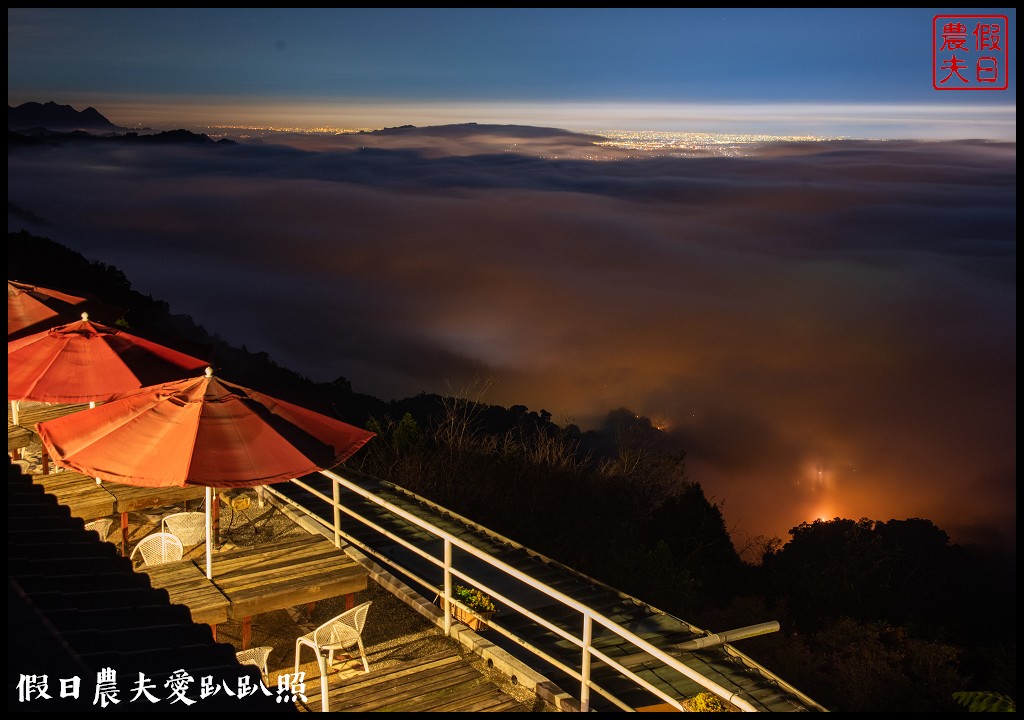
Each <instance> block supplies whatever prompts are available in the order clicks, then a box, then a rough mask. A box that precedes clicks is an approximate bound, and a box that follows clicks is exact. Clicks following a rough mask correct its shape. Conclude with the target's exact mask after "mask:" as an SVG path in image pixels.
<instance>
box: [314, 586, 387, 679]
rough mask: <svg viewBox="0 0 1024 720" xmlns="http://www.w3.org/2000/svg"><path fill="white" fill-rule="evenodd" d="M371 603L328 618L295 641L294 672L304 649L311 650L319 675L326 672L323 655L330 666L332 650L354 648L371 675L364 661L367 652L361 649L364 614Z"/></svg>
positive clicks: (364, 622)
mask: <svg viewBox="0 0 1024 720" xmlns="http://www.w3.org/2000/svg"><path fill="white" fill-rule="evenodd" d="M372 602H373V601H372V600H367V601H366V602H364V603H363V604H362V605H356V606H355V607H354V608H352V609H351V610H346V611H345V612H343V613H342V614H341V615H338V616H337V617H333V618H331V619H330V620H328V621H327V622H325V623H324V624H323V625H321V626H320V627H318V628H317V629H316V630H314V631H313V632H310V633H306V634H305V635H303V636H302V637H300V638H298V639H297V640H296V641H295V672H296V673H298V672H299V653H300V652H301V651H302V646H303V645H305V646H306V647H309V648H312V649H313V652H314V653H316V656H317V662H318V663H320V673H321V675H323V674H324V673H325V671H326V669H325V668H324V665H323V655H324V653H325V652H326V653H327V663H328V664H329V665H333V664H334V651H335V650H344V649H346V648H350V647H353V646H355V647H357V648H359V657H360V658H362V661H363V670H365V671H366V672H370V663H369V662H367V660H366V650H365V649H364V648H363V636H362V634H363V626H364V625H366V613H367V611H368V610H369V609H370V604H371V603H372Z"/></svg>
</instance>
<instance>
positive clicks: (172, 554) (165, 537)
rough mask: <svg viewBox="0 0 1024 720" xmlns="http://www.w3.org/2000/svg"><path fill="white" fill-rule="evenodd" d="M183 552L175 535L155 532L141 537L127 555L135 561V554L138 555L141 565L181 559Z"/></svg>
mask: <svg viewBox="0 0 1024 720" xmlns="http://www.w3.org/2000/svg"><path fill="white" fill-rule="evenodd" d="M184 554H185V549H184V548H183V547H182V545H181V540H179V539H178V537H177V536H176V535H173V534H171V533H167V532H157V533H153V534H151V535H147V536H146V537H144V538H142V540H140V541H139V544H138V545H136V546H135V549H134V550H132V554H131V555H130V556H129V557H130V558H131V560H132V562H135V559H136V557H135V556H136V555H140V556H141V557H142V564H143V565H160V564H162V563H166V562H171V561H172V560H181V558H182V556H183V555H184Z"/></svg>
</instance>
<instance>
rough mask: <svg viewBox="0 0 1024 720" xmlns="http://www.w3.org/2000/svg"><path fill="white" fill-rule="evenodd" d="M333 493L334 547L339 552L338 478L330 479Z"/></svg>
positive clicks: (339, 499) (339, 502)
mask: <svg viewBox="0 0 1024 720" xmlns="http://www.w3.org/2000/svg"><path fill="white" fill-rule="evenodd" d="M331 488H332V490H333V493H334V547H336V548H338V549H339V550H341V507H340V505H341V483H340V482H338V478H331Z"/></svg>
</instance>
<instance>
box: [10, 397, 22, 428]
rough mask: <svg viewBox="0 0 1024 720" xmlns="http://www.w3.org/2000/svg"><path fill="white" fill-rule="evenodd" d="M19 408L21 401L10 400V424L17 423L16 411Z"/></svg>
mask: <svg viewBox="0 0 1024 720" xmlns="http://www.w3.org/2000/svg"><path fill="white" fill-rule="evenodd" d="M19 410H21V401H19V400H11V424H12V425H17V424H18V412H19Z"/></svg>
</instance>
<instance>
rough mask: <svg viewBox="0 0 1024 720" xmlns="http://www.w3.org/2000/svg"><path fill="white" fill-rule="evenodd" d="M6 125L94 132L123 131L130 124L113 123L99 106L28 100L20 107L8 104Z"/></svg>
mask: <svg viewBox="0 0 1024 720" xmlns="http://www.w3.org/2000/svg"><path fill="white" fill-rule="evenodd" d="M7 129H8V130H15V131H27V130H38V129H46V130H51V131H54V132H73V131H75V130H85V131H88V132H91V133H113V132H124V131H125V130H127V129H128V128H124V127H120V126H118V125H114V123H112V122H110V121H109V120H107V119H106V118H105V117H103V116H102V115H101V114H100V113H99V111H97V110H96V108H92V107H89V108H86V109H85V110H81V111H78V110H75V109H74V108H73V107H71V106H70V105H58V104H57V103H55V102H48V103H46V104H42V103H37V102H27V103H22V104H21V105H18V106H17V107H11V106H10V105H8V106H7Z"/></svg>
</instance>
